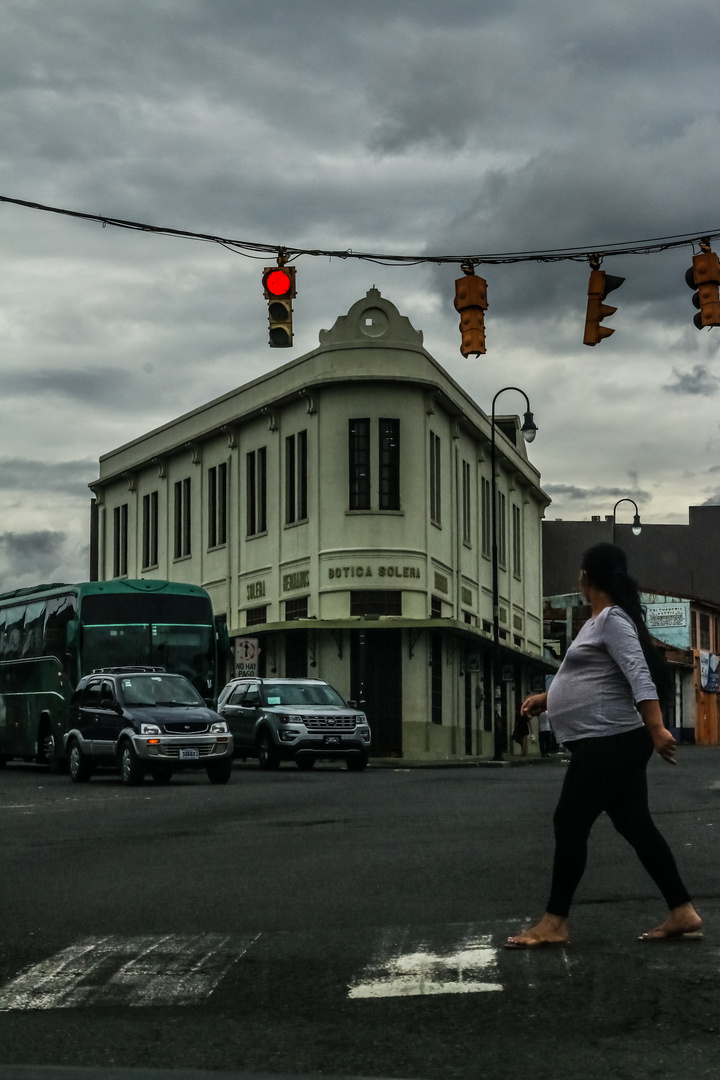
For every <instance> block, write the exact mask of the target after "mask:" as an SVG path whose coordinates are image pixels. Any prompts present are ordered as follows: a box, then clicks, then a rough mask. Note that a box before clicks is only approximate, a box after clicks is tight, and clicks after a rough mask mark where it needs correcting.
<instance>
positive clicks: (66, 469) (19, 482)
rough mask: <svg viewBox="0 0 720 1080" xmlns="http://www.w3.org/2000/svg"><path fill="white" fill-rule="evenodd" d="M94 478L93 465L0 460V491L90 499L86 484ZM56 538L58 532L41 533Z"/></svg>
mask: <svg viewBox="0 0 720 1080" xmlns="http://www.w3.org/2000/svg"><path fill="white" fill-rule="evenodd" d="M96 475H97V462H96V461H95V460H94V459H92V458H90V459H88V460H85V461H58V462H50V461H29V460H27V459H26V458H0V491H15V492H39V491H52V492H54V493H55V494H58V493H64V494H66V495H76V496H77V495H79V496H84V497H85V498H87V499H89V498H90V492H89V489H88V484H89V483H90V482H91V481H92V480H94V479H95V477H96ZM42 535H43V536H45V535H47V536H48V537H50V536H60V535H62V534H60V533H52V534H50V533H48V534H45V533H43V534H42Z"/></svg>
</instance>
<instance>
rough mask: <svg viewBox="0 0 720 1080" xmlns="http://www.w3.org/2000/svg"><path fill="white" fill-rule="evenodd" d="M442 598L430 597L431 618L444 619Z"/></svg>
mask: <svg viewBox="0 0 720 1080" xmlns="http://www.w3.org/2000/svg"><path fill="white" fill-rule="evenodd" d="M442 604H443V602H442V600H441V599H440V597H439V596H431V597H430V618H431V619H442Z"/></svg>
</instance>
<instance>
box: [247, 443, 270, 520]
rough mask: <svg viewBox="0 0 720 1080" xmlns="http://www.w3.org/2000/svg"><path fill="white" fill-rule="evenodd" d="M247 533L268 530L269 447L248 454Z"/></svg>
mask: <svg viewBox="0 0 720 1080" xmlns="http://www.w3.org/2000/svg"><path fill="white" fill-rule="evenodd" d="M245 461H246V480H247V491H246V511H247V513H246V517H247V535H248V536H257V535H258V534H259V533H264V532H267V448H266V447H264V446H261V447H260V448H259V449H258V450H251V451H250V453H249V454H247V455H246V458H245Z"/></svg>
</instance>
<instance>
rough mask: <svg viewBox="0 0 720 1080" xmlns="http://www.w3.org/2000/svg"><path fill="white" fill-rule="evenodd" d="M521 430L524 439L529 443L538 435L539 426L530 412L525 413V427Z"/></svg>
mask: <svg viewBox="0 0 720 1080" xmlns="http://www.w3.org/2000/svg"><path fill="white" fill-rule="evenodd" d="M520 430H521V432H522V436H523V439H524V440H525V442H528V443H531V442H532V441H533V439H534V438H535V436H536V435H537V426H536V424H535V421H534V420H533V414H532V413H531V412H530V411H529V410H528V412H526V413H525V418H524V420H523V425H522V427H521V428H520Z"/></svg>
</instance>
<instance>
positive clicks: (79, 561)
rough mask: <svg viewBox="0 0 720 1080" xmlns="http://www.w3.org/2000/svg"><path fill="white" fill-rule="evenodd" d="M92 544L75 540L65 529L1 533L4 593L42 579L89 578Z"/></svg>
mask: <svg viewBox="0 0 720 1080" xmlns="http://www.w3.org/2000/svg"><path fill="white" fill-rule="evenodd" d="M88 554H89V547H88V545H86V544H85V545H80V544H78V543H77V542H73V541H72V539H71V538H70V537H68V535H67V534H66V533H64V532H60V531H55V530H51V529H40V530H37V531H34V532H4V533H0V592H10V591H11V590H12V589H20V588H27V587H29V586H32V585H38V584H40V583H41V582H51V581H80V580H84V579H86V578H87V565H88Z"/></svg>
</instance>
